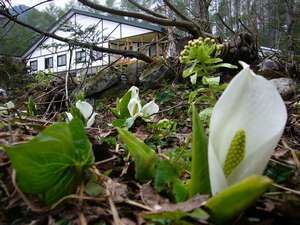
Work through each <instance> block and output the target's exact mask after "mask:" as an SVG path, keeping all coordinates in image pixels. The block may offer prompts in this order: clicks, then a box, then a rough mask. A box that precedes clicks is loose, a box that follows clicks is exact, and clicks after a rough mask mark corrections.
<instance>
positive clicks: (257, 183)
mask: <svg viewBox="0 0 300 225" xmlns="http://www.w3.org/2000/svg"><path fill="white" fill-rule="evenodd" d="M271 184H272V180H271V179H270V178H268V177H264V176H250V177H248V178H246V179H244V180H242V181H241V182H240V183H238V184H235V185H233V186H231V187H229V188H227V189H225V190H224V191H222V192H220V193H218V194H216V195H215V196H213V197H212V198H210V199H209V200H208V201H207V203H206V206H207V208H208V209H209V214H210V216H211V220H212V222H213V223H214V224H218V225H219V224H220V225H221V224H227V223H228V222H230V221H232V220H233V219H234V218H236V217H237V216H239V215H240V214H241V213H242V212H243V211H244V210H245V209H247V208H248V207H250V206H251V205H252V204H254V203H255V201H256V200H257V199H258V198H259V197H260V196H261V195H262V194H263V193H264V192H265V191H266V190H267V189H268V188H269V187H270V186H271Z"/></svg>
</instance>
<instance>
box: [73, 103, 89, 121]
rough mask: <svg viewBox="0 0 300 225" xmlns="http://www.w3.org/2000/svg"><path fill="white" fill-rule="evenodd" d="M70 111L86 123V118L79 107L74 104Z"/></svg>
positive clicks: (74, 116)
mask: <svg viewBox="0 0 300 225" xmlns="http://www.w3.org/2000/svg"><path fill="white" fill-rule="evenodd" d="M70 112H71V114H72V116H73V118H77V119H79V120H81V121H82V122H83V123H84V124H86V120H85V118H84V116H83V115H82V113H81V112H80V110H79V109H78V108H76V107H75V106H72V107H71V108H70Z"/></svg>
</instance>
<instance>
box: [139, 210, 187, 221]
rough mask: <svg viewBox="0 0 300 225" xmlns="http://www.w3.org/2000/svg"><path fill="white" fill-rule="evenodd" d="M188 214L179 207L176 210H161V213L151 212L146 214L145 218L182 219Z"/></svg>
mask: <svg viewBox="0 0 300 225" xmlns="http://www.w3.org/2000/svg"><path fill="white" fill-rule="evenodd" d="M186 215H187V213H186V212H183V211H182V210H180V209H177V210H176V211H172V212H171V211H164V212H159V213H151V214H144V216H143V217H144V218H145V219H152V220H153V219H163V220H172V221H176V220H180V219H182V218H183V217H185V216H186Z"/></svg>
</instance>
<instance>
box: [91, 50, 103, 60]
mask: <svg viewBox="0 0 300 225" xmlns="http://www.w3.org/2000/svg"><path fill="white" fill-rule="evenodd" d="M90 57H91V60H93V61H97V60H101V59H102V58H103V52H97V51H91V55H90Z"/></svg>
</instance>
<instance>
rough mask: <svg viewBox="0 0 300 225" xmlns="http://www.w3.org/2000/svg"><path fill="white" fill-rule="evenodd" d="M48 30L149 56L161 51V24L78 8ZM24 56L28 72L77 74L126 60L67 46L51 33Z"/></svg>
mask: <svg viewBox="0 0 300 225" xmlns="http://www.w3.org/2000/svg"><path fill="white" fill-rule="evenodd" d="M48 32H50V33H54V34H56V35H58V36H61V37H65V38H70V39H76V40H79V41H81V42H89V43H94V44H97V45H98V46H101V47H106V48H116V49H125V50H135V51H141V52H143V53H144V54H147V55H149V56H159V55H162V53H163V52H164V51H163V48H164V46H163V45H162V44H161V42H160V41H159V40H160V39H161V38H162V37H163V34H162V28H161V27H159V26H157V25H152V24H147V23H142V22H133V21H128V20H126V19H124V18H120V17H114V16H106V15H99V14H95V13H91V12H86V11H81V10H75V9H72V10H70V11H69V12H67V13H66V14H65V15H64V16H63V17H62V18H61V19H60V20H58V21H57V22H56V23H55V24H54V25H53V26H52V27H51V28H50V29H49V31H48ZM23 59H24V60H25V61H26V63H27V66H28V68H30V72H31V73H36V72H38V71H43V72H50V71H51V72H53V73H61V72H65V71H67V70H69V71H70V72H71V73H73V74H77V75H78V74H80V73H82V72H88V73H89V74H93V73H96V72H97V71H98V70H100V69H101V68H102V67H103V66H105V65H108V64H111V63H113V62H116V61H117V63H120V62H123V63H124V61H125V62H126V60H128V59H125V58H122V57H121V56H120V55H112V54H107V53H102V52H95V51H92V50H90V49H82V48H81V47H78V46H69V45H67V44H66V43H63V42H61V41H58V40H56V39H53V38H50V37H41V38H40V39H39V40H37V41H36V42H35V43H34V44H33V45H32V46H31V47H30V48H29V49H28V50H27V51H26V52H25V53H24V55H23Z"/></svg>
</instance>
